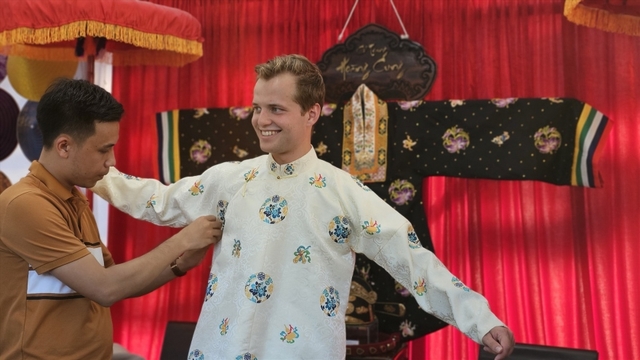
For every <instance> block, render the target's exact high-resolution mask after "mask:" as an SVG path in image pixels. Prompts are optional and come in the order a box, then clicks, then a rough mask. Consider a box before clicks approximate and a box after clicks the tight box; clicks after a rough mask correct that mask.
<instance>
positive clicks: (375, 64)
mask: <svg viewBox="0 0 640 360" xmlns="http://www.w3.org/2000/svg"><path fill="white" fill-rule="evenodd" d="M317 65H318V67H319V68H320V71H322V76H323V77H324V81H325V86H326V89H327V95H326V101H327V102H333V103H341V102H344V101H346V100H348V99H349V98H350V97H351V96H352V95H353V93H354V92H355V91H356V89H357V88H358V86H360V85H361V84H366V85H367V87H369V89H371V90H372V91H373V92H374V93H376V95H378V97H379V98H380V99H382V100H385V101H389V100H401V101H402V100H404V101H408V100H422V99H423V98H424V96H425V95H426V94H427V93H428V92H429V89H431V85H432V84H433V80H434V79H435V76H436V63H435V61H433V59H432V58H431V57H429V56H428V55H427V54H426V53H425V52H424V49H423V48H422V45H420V44H418V43H416V42H414V41H410V40H407V39H401V38H400V36H398V34H395V33H393V32H391V31H389V30H387V29H385V28H384V27H382V26H380V25H376V24H369V25H366V26H365V27H363V28H361V29H359V30H358V31H356V32H355V33H353V34H352V35H350V36H349V37H347V39H346V40H345V42H344V43H342V44H338V45H335V46H334V47H332V48H330V49H329V50H327V51H326V52H325V53H324V54H323V55H322V60H321V61H320V62H319V63H318V64H317Z"/></svg>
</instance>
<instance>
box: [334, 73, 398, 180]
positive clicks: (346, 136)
mask: <svg viewBox="0 0 640 360" xmlns="http://www.w3.org/2000/svg"><path fill="white" fill-rule="evenodd" d="M388 121H389V114H388V109H387V103H385V102H384V101H382V100H380V99H379V98H378V96H376V94H375V93H373V91H371V90H370V89H369V88H367V87H366V85H364V84H363V85H360V86H359V87H358V89H357V90H356V92H355V94H354V95H353V96H352V97H351V99H350V100H349V102H347V104H346V105H345V106H344V113H343V127H344V128H343V134H342V169H343V170H345V171H347V172H348V173H350V174H351V175H354V176H356V177H357V178H358V179H359V180H360V181H362V182H365V183H371V182H384V181H385V180H386V176H387V153H388V145H387V142H388V141H387V137H388V134H389V131H388V128H387V127H388Z"/></svg>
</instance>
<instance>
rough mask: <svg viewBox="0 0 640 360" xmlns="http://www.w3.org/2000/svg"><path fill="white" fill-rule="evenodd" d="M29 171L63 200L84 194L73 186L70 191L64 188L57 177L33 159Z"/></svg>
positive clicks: (82, 197) (81, 196) (82, 196)
mask: <svg viewBox="0 0 640 360" xmlns="http://www.w3.org/2000/svg"><path fill="white" fill-rule="evenodd" d="M29 172H30V174H31V175H33V176H34V177H35V178H36V179H38V180H40V181H42V183H44V185H45V186H46V187H47V188H49V190H51V192H52V193H53V194H55V195H56V196H57V197H59V198H61V199H63V200H69V199H70V198H72V197H74V196H78V197H80V198H81V199H84V195H82V193H81V192H80V191H78V189H77V188H76V187H75V186H74V187H73V189H72V190H71V191H69V189H67V188H65V187H64V186H63V185H62V184H61V183H60V181H58V179H56V178H55V177H54V176H53V175H51V173H50V172H49V171H48V170H47V169H46V168H45V167H44V166H43V165H42V164H41V163H40V162H39V161H38V160H34V161H33V162H31V166H29Z"/></svg>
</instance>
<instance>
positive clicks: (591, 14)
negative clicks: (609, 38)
mask: <svg viewBox="0 0 640 360" xmlns="http://www.w3.org/2000/svg"><path fill="white" fill-rule="evenodd" d="M582 1H583V0H565V2H564V16H565V17H566V18H567V19H568V20H569V21H571V22H573V23H576V24H578V25H584V26H588V27H592V28H596V29H600V30H604V31H609V32H615V33H622V34H627V35H634V36H640V17H638V16H632V15H626V14H615V13H611V12H608V11H606V10H603V9H598V8H593V7H588V6H585V5H582V4H581V3H582Z"/></svg>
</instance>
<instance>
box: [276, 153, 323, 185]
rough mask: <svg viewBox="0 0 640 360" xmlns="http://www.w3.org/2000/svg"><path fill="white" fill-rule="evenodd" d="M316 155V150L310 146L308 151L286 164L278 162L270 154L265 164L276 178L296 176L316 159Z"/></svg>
mask: <svg viewBox="0 0 640 360" xmlns="http://www.w3.org/2000/svg"><path fill="white" fill-rule="evenodd" d="M317 158H318V156H317V155H316V151H315V150H314V149H313V147H311V149H309V151H308V152H307V153H306V154H305V155H304V156H303V157H301V158H299V159H298V160H296V161H293V162H290V163H286V164H282V165H280V164H278V163H277V162H276V161H275V160H274V159H273V156H272V155H271V154H269V156H268V157H267V165H268V167H269V172H270V173H271V174H272V175H274V176H275V177H276V178H278V179H283V178H288V177H293V176H298V174H300V173H302V172H303V171H304V170H305V168H307V167H308V166H309V165H310V164H311V163H312V162H313V161H314V160H316V159H317Z"/></svg>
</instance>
